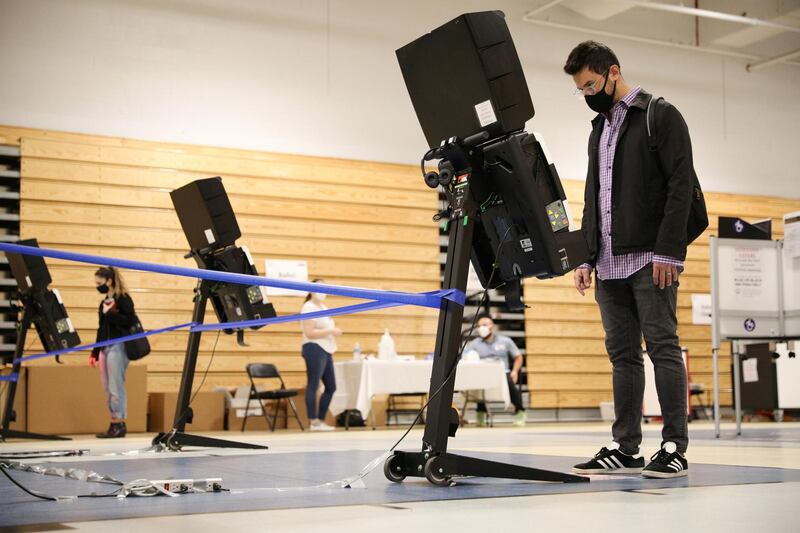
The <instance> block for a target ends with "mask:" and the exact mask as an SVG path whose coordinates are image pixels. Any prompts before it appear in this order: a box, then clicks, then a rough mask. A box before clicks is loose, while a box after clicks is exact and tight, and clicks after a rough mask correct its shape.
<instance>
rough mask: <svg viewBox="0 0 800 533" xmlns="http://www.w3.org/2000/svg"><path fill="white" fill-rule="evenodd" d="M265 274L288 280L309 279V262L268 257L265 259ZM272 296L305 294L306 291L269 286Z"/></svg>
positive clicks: (268, 291) (269, 292)
mask: <svg viewBox="0 0 800 533" xmlns="http://www.w3.org/2000/svg"><path fill="white" fill-rule="evenodd" d="M264 269H265V274H264V275H265V276H267V277H269V278H277V279H282V280H287V281H308V263H307V262H306V261H298V260H285V259H267V260H266V261H264ZM267 294H269V295H270V296H305V295H306V292H305V291H293V290H289V289H279V288H277V287H267Z"/></svg>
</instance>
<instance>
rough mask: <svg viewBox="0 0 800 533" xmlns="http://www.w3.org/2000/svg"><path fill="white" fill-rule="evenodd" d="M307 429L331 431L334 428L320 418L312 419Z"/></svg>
mask: <svg viewBox="0 0 800 533" xmlns="http://www.w3.org/2000/svg"><path fill="white" fill-rule="evenodd" d="M309 429H310V430H311V431H333V430H334V429H336V428H334V427H333V426H329V425H328V424H326V423H325V422H323V421H322V420H312V421H311V424H309Z"/></svg>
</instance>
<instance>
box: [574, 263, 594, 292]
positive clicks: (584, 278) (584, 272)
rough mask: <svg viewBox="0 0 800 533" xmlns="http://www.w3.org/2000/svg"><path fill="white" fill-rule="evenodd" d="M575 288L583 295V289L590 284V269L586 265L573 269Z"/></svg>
mask: <svg viewBox="0 0 800 533" xmlns="http://www.w3.org/2000/svg"><path fill="white" fill-rule="evenodd" d="M574 276H575V288H576V289H578V292H579V293H581V296H583V295H584V294H585V293H584V291H585V290H587V289H589V288H590V287H591V286H592V269H591V268H586V267H578V268H576V269H575V274H574Z"/></svg>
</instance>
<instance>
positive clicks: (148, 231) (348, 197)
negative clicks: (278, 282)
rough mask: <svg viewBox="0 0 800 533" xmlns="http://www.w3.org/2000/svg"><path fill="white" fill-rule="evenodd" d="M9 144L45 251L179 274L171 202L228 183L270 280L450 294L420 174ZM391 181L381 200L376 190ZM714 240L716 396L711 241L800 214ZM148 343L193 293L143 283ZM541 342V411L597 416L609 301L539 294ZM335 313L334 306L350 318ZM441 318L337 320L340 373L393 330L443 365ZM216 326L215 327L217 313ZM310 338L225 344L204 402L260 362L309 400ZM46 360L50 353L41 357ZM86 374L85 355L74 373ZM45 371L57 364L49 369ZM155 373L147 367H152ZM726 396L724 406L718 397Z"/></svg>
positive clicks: (180, 316) (57, 275) (171, 375)
mask: <svg viewBox="0 0 800 533" xmlns="http://www.w3.org/2000/svg"><path fill="white" fill-rule="evenodd" d="M0 144H12V145H20V146H21V150H22V236H23V237H24V238H27V237H37V238H38V239H39V241H40V243H41V245H42V246H52V247H56V248H62V249H66V250H74V251H81V252H88V253H101V254H107V255H111V256H114V257H124V258H129V259H139V260H144V261H153V262H160V263H164V264H171V265H186V266H194V264H193V262H192V261H190V260H184V259H183V258H182V256H183V254H184V253H185V251H186V249H187V245H186V240H185V238H184V236H183V233H182V232H181V230H180V226H179V224H178V220H177V217H176V216H175V214H174V211H173V209H172V203H171V202H170V199H169V195H168V193H169V191H170V190H172V189H173V188H175V187H178V186H180V185H183V184H185V183H187V182H189V181H192V180H194V179H198V178H204V177H209V176H216V175H221V176H223V179H224V181H225V185H226V188H227V190H228V192H229V194H230V196H231V201H232V203H233V206H234V209H235V211H236V213H237V217H238V220H239V224H240V226H241V228H242V232H243V235H244V237H243V238H242V239H241V241H240V242H241V243H244V244H247V245H248V246H249V247H250V248H251V250H252V251H253V252H254V255H255V259H256V262H257V266H258V268H259V271H260V272H263V268H264V259H265V258H267V257H269V258H276V259H280V258H291V259H307V260H308V262H309V271H310V272H309V273H310V275H311V276H314V277H316V276H319V277H324V278H325V279H326V280H328V281H330V282H332V283H341V284H346V285H354V286H364V287H374V288H382V289H396V290H406V291H424V290H434V289H437V288H438V285H439V258H438V254H439V248H438V233H437V228H436V226H435V225H433V224H432V223H431V218H430V217H431V215H432V213H433V212H435V210H436V208H437V200H436V194H435V193H434V192H432V191H431V190H430V189H427V188H426V187H424V186H423V184H422V181H421V179H420V177H419V174H418V170H417V168H416V167H413V166H410V165H408V166H406V165H389V164H379V163H367V162H361V161H348V160H342V159H330V158H318V157H307V156H294V155H284V154H272V153H264V152H248V151H241V150H231V149H221V148H207V147H199V146H186V145H175V144H165V143H154V142H142V141H133V140H128V139H115V138H109V137H97V136H89V135H78V134H68V133H57V132H50V131H42V130H33V129H25V128H14V127H3V126H0ZM376 182H380V184H381V187H380V188H377V187H374V186H370V187H367V186H365V184H374V183H376ZM564 188H565V190H566V192H567V196H568V198H570V200H571V201H570V205H571V209H572V214H573V216H574V221H575V222H576V223H577V224H578V226H579V225H580V214H581V212H582V209H583V201H582V199H583V183H582V182H580V181H575V180H565V181H564ZM706 197H707V202H708V207H709V211H710V213H709V215H710V219H711V227H710V228H709V229H708V230H707V231H706V233H705V234H704V235H703V236H702V237H701V238H700V239H699V240H698V242H697V243H695V244H693V245H692V246H691V247H690V249H689V256H688V260H687V262H686V272H685V274H684V275H683V276H682V278H681V291H680V295H679V301H678V305H679V310H678V319H679V323H680V335H681V342H682V344H683V345H684V346H686V347H688V349H689V351H690V372H691V378H692V381H694V382H700V383H703V384H704V385H705V387H706V389H707V390H709V391H710V390H711V385H712V379H711V328H710V326H695V325H692V324H691V294H692V293H707V292H709V290H710V289H709V261H708V236H709V235H710V234H711V233H713V232H714V231H715V230H716V217H717V216H718V215H739V216H744V217H747V218H750V219H758V218H766V217H770V218H772V219H773V227H774V229H775V232H774V233H775V235H774V236H775V237H781V236H782V234H783V226H782V220H781V216H782V215H783V214H784V213H786V212H789V211H794V210H798V209H800V200H786V199H781V198H770V197H760V196H744V195H733V194H720V193H707V195H706ZM48 263H49V264H50V267H51V270H52V272H53V278H54V286H55V287H58V288H59V289H60V290H61V292H62V294H63V296H64V300H65V302H66V304H67V305H68V306H69V309H70V313H71V315H72V316H73V319H74V321H75V324H76V326H77V327H78V329H79V330H80V333H81V336H82V338H83V340H84V341H89V340H92V338H93V334H94V327H95V324H96V314H95V313H96V305H97V302H98V299H99V297H98V295H97V292H96V291H95V290H94V287H93V279H92V272H93V268H92V267H90V266H86V265H77V264H67V263H65V262H60V261H53V260H48ZM127 278H128V282H129V284H130V286H131V287H132V288H133V297H134V300H135V302H136V306H137V309H138V310H139V312H140V314H141V316H142V320H143V322H144V324H145V327H146V328H154V327H157V326H163V325H169V324H177V323H181V322H187V321H188V320H189V319H190V317H191V307H192V302H191V297H192V286H193V283H192V281H191V280H188V279H179V278H173V277H167V276H162V275H156V274H143V273H136V272H128V273H127ZM525 296H526V301H527V303H528V304H529V305H530V308H529V309H528V310H527V311H526V315H525V318H526V332H527V349H528V353H529V355H528V368H529V372H530V384H531V390H532V406H533V407H561V408H564V407H596V406H597V405H598V404H599V402H600V401H603V400H610V399H611V373H610V364H609V363H608V360H607V356H606V355H605V348H604V345H603V330H602V326H601V324H600V316H599V313H598V311H597V306H596V304H595V302H594V294H593V291H590V292H589V293H587V295H586V296H585V297H581V296H580V295H578V294H577V292H576V291H575V289H574V288H573V286H572V277H571V276H566V277H564V278H561V279H554V280H549V281H540V280H535V279H534V280H527V281H526V284H525ZM346 301H347V300H346V299H342V298H329V303H330V305H331V306H334V305H341V304H344V303H345V302H346ZM273 302H274V303H275V306H276V309H277V310H278V312H279V313H280V314H288V313H293V312H296V311H297V310H298V309H299V307H300V304H301V300H300V299H298V298H291V297H289V298H287V297H282V298H273ZM435 314H436V313H435V311H434V310H429V309H422V308H413V307H402V308H398V309H394V310H385V311H374V312H371V313H365V314H359V315H352V316H347V317H341V318H338V319H337V324H338V325H340V326H341V327H342V329H343V330H344V331H345V335H344V337H343V338H342V339H341V340H340V342H339V348H340V352H339V354H338V356H337V358H340V359H346V358H348V357H349V354H350V351H351V350H352V346H353V343H354V342H356V341H358V342H360V344H361V346H362V350H363V351H365V352H370V351H375V349H376V346H377V342H378V338H379V336H380V334H381V333H382V331H383V328H384V327H388V328H389V329H390V331H391V332H392V334H393V336H394V337H395V338H396V340H397V343H398V349H399V351H400V352H401V353H414V354H416V355H417V356H422V355H424V354H425V353H427V352H429V351H432V350H433V343H434V333H435V328H436V320H435ZM208 320H210V321H212V320H215V319H214V317H213V313H212V312H211V311H209V314H208ZM298 327H299V326H298V325H297V324H285V325H279V326H270V327H269V328H268V329H269V332H267V330H266V329H264V330H261V331H259V332H255V333H248V339H249V340H248V343H249V344H250V346H249V347H247V348H239V347H237V346H236V344H235V341H234V339H233V338H231V337H229V336H226V335H224V334H223V335H222V336H221V337H220V341H219V345H218V346H217V350H216V356H215V360H214V362H213V365H212V366H211V370H210V373H209V378H208V379H207V380H206V383H205V386H204V388H206V389H208V388H210V387H212V386H214V385H226V386H228V385H238V384H242V383H244V382H245V380H246V378H245V375H244V366H245V364H246V363H247V362H251V361H267V362H274V363H276V364H277V365H278V366H279V368H280V369H281V371H282V372H283V373H284V374H286V376H287V377H288V378H289V380H288V381H289V383H290V386H304V384H305V377H304V366H303V361H302V359H301V357H300V355H299V347H300V335H299V330H298ZM214 337H215V334H211V333H209V334H205V335H204V341H203V344H202V352H201V357H200V361H199V364H198V372H202V371H203V370H204V369H205V368H206V365H207V364H208V361H209V355H210V352H211V349H212V347H213V344H214ZM185 341H186V333H174V334H165V335H160V336H158V337H157V338H155V339H153V341H152V342H153V347H154V353H153V355H151V356H150V357H148V358H147V359H145V361H144V363H145V364H147V366H148V370H149V381H148V387H149V390H150V391H151V392H159V391H174V390H177V386H178V382H179V376H180V370H181V365H182V363H183V351H184V348H185ZM34 349H35V348H34ZM722 354H723V355H724V356H726V357H723V358H722V359H721V370H722V380H721V389H722V390H723V393H722V400H723V403H726V404H729V403H730V393H729V392H727V391H729V390H730V386H731V385H730V372H729V368H728V367H729V364H730V359H729V358H727V356H728V355H729V354H730V351H729V348H728V347H725V348H724V349H723V351H722ZM65 359H66V360H67V363H68V364H85V357H84V356H74V357H67V358H65ZM40 364H52V363H51V362H42V363H40ZM137 364H139V363H137ZM709 397H710V396H709Z"/></svg>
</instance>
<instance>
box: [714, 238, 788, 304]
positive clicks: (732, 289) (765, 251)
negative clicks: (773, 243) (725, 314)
mask: <svg viewBox="0 0 800 533" xmlns="http://www.w3.org/2000/svg"><path fill="white" fill-rule="evenodd" d="M777 259H778V258H777V254H776V253H775V248H773V247H763V246H756V245H753V246H739V245H736V246H721V247H720V249H719V262H720V264H721V265H725V267H724V268H723V269H721V271H720V274H719V289H720V292H719V305H720V308H721V309H724V310H726V311H751V312H752V311H763V312H774V313H775V315H776V316H777V314H778V297H779V294H778V279H777V278H778V276H777V272H778V260H777Z"/></svg>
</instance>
